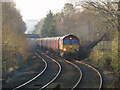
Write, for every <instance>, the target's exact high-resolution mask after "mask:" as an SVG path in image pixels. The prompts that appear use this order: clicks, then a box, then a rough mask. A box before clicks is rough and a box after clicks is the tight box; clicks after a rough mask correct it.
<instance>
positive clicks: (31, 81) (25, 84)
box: [12, 52, 48, 90]
mask: <svg viewBox="0 0 120 90" xmlns="http://www.w3.org/2000/svg"><path fill="white" fill-rule="evenodd" d="M34 53H35V54H36V55H37V56H38V57H39V58H41V59H42V61H43V62H44V63H45V67H44V69H43V70H42V72H40V73H39V74H38V75H37V76H35V77H34V78H32V79H30V80H29V81H27V82H25V83H23V84H21V85H19V86H18V87H16V88H14V89H12V90H16V89H19V88H21V87H23V86H25V85H27V84H29V83H30V82H32V81H33V80H35V79H36V78H38V77H39V76H40V75H42V74H43V73H44V72H45V70H46V69H47V66H48V65H47V62H46V61H45V60H44V59H43V58H42V57H40V55H38V54H37V53H36V52H34Z"/></svg>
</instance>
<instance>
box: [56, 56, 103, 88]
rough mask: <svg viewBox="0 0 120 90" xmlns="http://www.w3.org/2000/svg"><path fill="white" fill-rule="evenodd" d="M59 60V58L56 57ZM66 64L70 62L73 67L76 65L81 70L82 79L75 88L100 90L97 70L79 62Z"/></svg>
mask: <svg viewBox="0 0 120 90" xmlns="http://www.w3.org/2000/svg"><path fill="white" fill-rule="evenodd" d="M57 58H61V57H57ZM61 59H62V58H61ZM63 60H65V61H67V62H71V63H73V64H75V65H77V66H78V67H79V68H80V69H81V70H82V79H81V81H80V82H79V83H78V85H77V88H79V89H81V88H91V89H93V88H96V89H97V90H100V89H101V88H102V76H101V74H100V73H99V71H98V70H97V69H95V68H94V67H93V66H91V65H89V64H86V63H83V62H81V61H79V60H70V61H68V60H66V59H63Z"/></svg>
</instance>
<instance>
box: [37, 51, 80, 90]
mask: <svg viewBox="0 0 120 90" xmlns="http://www.w3.org/2000/svg"><path fill="white" fill-rule="evenodd" d="M39 52H40V51H39ZM40 53H41V52H40ZM44 55H45V56H46V57H48V58H51V57H49V56H48V55H46V54H44ZM51 59H53V58H51ZM54 59H55V60H57V61H58V62H59V63H60V61H59V60H58V58H54ZM65 62H66V63H67V64H70V67H74V68H75V69H77V72H79V73H78V74H79V76H78V78H77V80H76V81H74V82H75V83H73V84H74V85H71V86H72V87H71V86H70V85H69V89H72V90H73V89H75V88H76V87H77V85H78V84H79V82H80V81H81V78H82V71H81V69H80V68H79V67H78V66H77V65H75V64H73V63H71V62H69V61H67V60H66V61H65ZM65 62H64V64H65V65H66V66H67V64H66V63H65ZM61 65H63V62H62V63H61ZM62 68H63V69H65V68H64V67H62ZM65 72H66V73H68V72H69V71H65ZM71 73H73V72H71ZM63 77H64V76H63ZM63 77H59V78H58V79H61V78H63ZM67 77H69V75H67ZM64 78H66V77H64ZM72 79H73V78H72ZM56 82H57V81H56ZM58 82H59V83H61V82H62V79H61V81H60V80H59V81H58ZM71 82H72V81H71ZM68 84H70V83H69V81H67V85H68ZM64 86H65V85H64ZM70 87H71V88H70ZM60 88H68V87H67V86H66V87H60Z"/></svg>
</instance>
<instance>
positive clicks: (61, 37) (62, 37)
mask: <svg viewBox="0 0 120 90" xmlns="http://www.w3.org/2000/svg"><path fill="white" fill-rule="evenodd" d="M69 36H72V37H76V38H78V37H77V36H75V35H72V34H67V35H64V36H59V37H46V38H40V39H44V40H46V39H47V40H48V39H59V38H60V39H64V38H65V37H69Z"/></svg>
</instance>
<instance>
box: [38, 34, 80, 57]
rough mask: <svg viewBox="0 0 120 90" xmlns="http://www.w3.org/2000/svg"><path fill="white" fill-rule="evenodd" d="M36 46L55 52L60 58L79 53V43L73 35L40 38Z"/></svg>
mask: <svg viewBox="0 0 120 90" xmlns="http://www.w3.org/2000/svg"><path fill="white" fill-rule="evenodd" d="M37 41H38V42H37V44H38V45H39V46H40V47H42V48H47V49H49V50H53V51H55V52H57V53H58V54H59V55H60V56H62V57H64V56H68V55H72V54H75V53H77V52H78V51H79V46H80V41H79V38H78V37H76V36H75V35H72V34H68V35H64V36H61V37H50V38H40V39H38V40H37Z"/></svg>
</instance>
